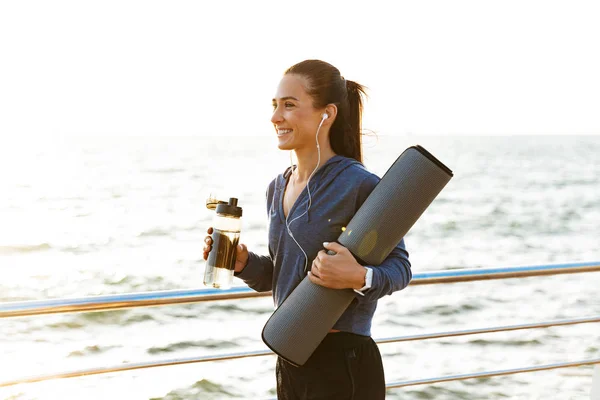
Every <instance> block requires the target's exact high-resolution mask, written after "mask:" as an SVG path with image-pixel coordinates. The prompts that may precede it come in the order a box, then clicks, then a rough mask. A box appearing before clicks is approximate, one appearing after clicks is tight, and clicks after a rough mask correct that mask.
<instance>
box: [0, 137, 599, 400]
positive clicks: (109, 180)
mask: <svg viewBox="0 0 600 400" xmlns="http://www.w3.org/2000/svg"><path fill="white" fill-rule="evenodd" d="M417 144H419V145H422V146H423V147H425V148H426V149H427V150H429V151H430V152H431V153H432V154H434V155H435V156H436V157H437V158H439V159H440V160H441V161H442V162H443V163H445V164H446V165H447V166H448V167H449V168H450V169H452V170H453V172H454V177H453V178H452V180H451V181H450V182H449V183H448V185H447V186H446V187H445V189H444V190H443V191H442V192H441V193H440V195H439V196H438V197H437V198H436V199H435V201H434V202H433V203H432V204H431V205H430V207H429V208H428V209H427V210H426V211H425V213H424V214H423V215H422V216H421V218H420V219H419V220H418V221H417V223H416V224H415V225H414V226H413V228H412V229H411V230H410V232H409V233H408V234H407V235H406V237H405V242H406V246H407V250H408V251H409V253H410V260H411V263H412V270H413V273H414V274H418V273H422V272H426V271H436V270H449V269H459V268H487V267H510V266H526V265H550V264H563V263H571V262H598V261H600V136H589V135H588V136H585V135H584V136H577V135H556V136H544V135H532V136H527V135H517V136H420V135H403V136H386V135H374V134H371V135H368V136H366V137H365V138H364V164H365V166H366V167H367V168H368V169H369V170H371V171H372V172H374V173H376V174H377V175H379V176H382V175H383V174H384V173H385V172H386V170H387V168H389V166H390V165H392V163H393V162H394V161H395V159H396V158H397V157H398V156H399V155H400V154H401V153H402V152H403V151H404V150H405V149H406V148H408V147H410V146H413V145H417ZM290 162H293V160H291V159H290V154H289V152H286V151H281V150H279V149H278V148H277V139H276V137H275V135H273V136H257V137H248V136H240V137H235V136H231V137H229V136H222V135H219V134H214V135H211V136H202V137H177V136H173V137H127V136H123V137H117V136H110V137H73V138H69V137H61V138H50V137H37V138H32V139H27V138H22V139H15V140H14V141H6V140H5V141H4V143H3V145H2V146H1V147H0V193H1V196H0V302H1V303H5V302H18V301H26V300H43V299H55V298H67V297H84V296H94V295H102V294H119V293H134V292H145V291H156V290H170V289H197V288H202V287H203V274H204V268H205V261H204V260H203V259H202V247H203V239H204V237H205V236H206V230H207V228H208V227H209V226H210V224H211V221H212V218H213V215H214V212H213V211H211V210H208V209H207V208H206V206H205V202H206V199H207V198H208V197H209V196H210V195H213V196H216V197H217V198H219V199H223V200H226V199H228V198H230V197H236V198H238V199H239V205H240V206H241V207H242V208H243V217H242V220H243V226H242V233H241V239H240V241H241V243H245V244H246V245H247V246H248V248H249V249H250V250H251V251H254V252H256V253H259V254H267V230H266V229H267V215H266V205H265V192H266V188H267V186H268V184H269V182H270V181H271V180H272V179H273V178H274V177H275V176H276V175H277V174H279V173H281V172H282V171H283V170H285V168H286V167H287V166H289V165H290ZM234 284H235V285H244V283H243V282H241V281H239V280H237V278H236V280H235V281H234ZM272 312H273V302H272V299H271V298H270V297H262V298H255V299H244V300H223V301H216V302H202V303H195V304H184V305H172V306H160V307H146V308H136V309H127V310H117V311H106V312H91V313H70V314H56V315H44V316H31V317H18V318H4V319H0V384H1V382H7V381H10V380H12V379H16V378H20V377H24V376H31V375H40V374H51V373H56V372H64V371H72V370H83V369H89V368H99V367H111V366H117V365H121V364H123V363H139V362H150V361H160V360H169V359H177V358H186V357H201V356H208V355H215V354H228V353H237V352H246V351H256V350H263V349H266V346H265V345H264V344H263V342H262V340H261V330H262V327H263V326H264V324H265V322H266V321H267V319H268V318H269V316H270V315H271V313H272ZM597 315H600V273H597V272H592V273H581V274H570V275H557V276H544V277H530V278H521V279H504V280H492V281H478V282H468V283H452V284H436V285H422V286H408V287H407V288H406V289H405V290H402V291H400V292H396V293H394V294H392V295H391V296H386V297H384V298H382V299H381V300H380V302H379V306H378V309H377V312H376V314H375V318H374V321H373V329H372V334H373V337H374V338H375V339H377V338H389V337H396V336H406V335H417V334H424V333H433V332H443V331H453V330H465V329H475V328H483V327H491V326H504V325H513V324H525V323H536V322H544V321H550V320H556V319H571V318H581V317H589V316H597ZM379 347H380V350H381V353H382V356H383V361H384V367H385V376H386V381H387V382H400V381H406V380H418V379H426V378H433V377H440V376H447V375H461V374H468V373H476V372H483V371H495V370H505V369H512V368H521V367H530V366H535V365H545V364H554V363H561V362H571V361H578V360H583V359H592V358H598V357H600V325H599V324H598V323H589V324H580V325H572V326H564V327H551V328H544V329H532V330H521V331H513V332H498V333H488V334H478V335H471V336H462V337H455V338H440V339H428V340H422V341H410V342H402V343H390V344H381V345H380V346H379ZM274 367H275V357H274V356H264V357H256V358H246V359H236V360H226V361H218V362H210V363H194V364H186V365H180V366H169V367H159V368H150V369H143V370H135V371H128V372H121V373H109V374H103V375H93V376H84V377H77V378H68V379H55V380H49V381H44V382H38V383H30V384H20V385H15V386H8V387H0V399H5V400H26V399H27V400H33V399H38V400H45V399H86V400H100V399H102V400H105V399H111V400H112V399H127V400H142V399H143V400H150V399H151V400H184V399H185V400H188V399H273V398H275V396H276V392H275V384H276V382H275V375H274ZM596 368H600V366H597V367H596ZM593 372H594V367H591V366H587V367H575V368H568V369H558V370H551V371H541V372H532V373H522V374H516V375H507V376H500V377H491V378H485V379H483V378H481V379H470V380H462V381H454V382H445V383H437V384H426V385H419V386H410V387H404V388H397V389H389V390H388V393H387V398H389V399H403V400H404V399H409V400H416V399H435V400H446V399H447V400H455V399H527V400H529V399H561V400H562V399H586V400H589V398H590V390H591V385H592V376H593Z"/></svg>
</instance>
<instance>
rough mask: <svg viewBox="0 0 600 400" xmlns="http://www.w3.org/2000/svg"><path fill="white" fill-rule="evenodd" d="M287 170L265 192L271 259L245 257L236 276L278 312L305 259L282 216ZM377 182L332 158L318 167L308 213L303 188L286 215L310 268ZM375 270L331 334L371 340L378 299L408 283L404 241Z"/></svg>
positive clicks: (359, 167) (351, 162)
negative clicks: (266, 295) (265, 294)
mask: <svg viewBox="0 0 600 400" xmlns="http://www.w3.org/2000/svg"><path fill="white" fill-rule="evenodd" d="M290 172H291V167H289V168H288V169H287V170H286V171H285V172H284V173H282V174H280V175H278V176H277V177H276V178H275V179H274V180H273V181H272V182H271V183H270V184H269V187H268V189H267V215H268V218H269V255H268V256H260V255H257V254H255V253H252V252H249V258H248V263H247V264H246V267H245V268H244V269H243V270H242V272H240V273H236V276H237V277H238V278H240V279H242V280H243V281H244V282H246V284H248V286H250V287H251V288H252V289H254V290H256V291H259V292H262V291H269V290H272V291H273V300H274V302H275V306H276V307H278V306H279V305H281V303H283V301H284V300H285V299H286V298H287V296H288V295H289V294H290V293H291V292H292V291H293V290H294V288H295V287H296V286H297V285H298V284H299V283H300V282H301V281H302V279H304V277H305V276H306V272H305V271H304V266H305V257H304V254H303V253H302V251H301V250H300V248H298V245H297V244H296V243H295V242H294V240H293V239H292V238H291V237H290V235H289V234H288V232H287V228H286V222H285V215H284V213H283V194H284V191H285V187H286V184H287V181H288V179H289V176H290ZM379 180H380V179H379V177H378V176H377V175H375V174H373V173H371V172H369V171H368V170H367V169H366V168H365V167H364V166H363V165H362V164H361V163H359V162H358V161H356V160H354V159H352V158H348V157H343V156H340V155H335V156H333V157H332V158H330V159H329V160H328V161H327V162H326V163H325V164H324V165H323V166H321V167H320V168H319V169H318V170H317V171H316V172H315V174H314V175H313V177H312V178H311V179H310V182H309V185H310V194H311V199H312V202H311V203H312V204H311V206H310V209H309V211H308V212H307V213H305V214H304V215H303V216H301V217H300V218H297V219H296V217H298V216H299V215H301V214H302V213H304V212H305V211H306V209H307V207H308V192H307V189H306V188H305V189H304V190H303V191H302V193H300V196H299V197H298V199H297V200H296V202H295V203H294V205H293V206H292V208H291V210H290V211H289V216H288V221H293V222H291V223H290V230H291V231H292V234H293V235H294V237H295V238H296V240H297V241H298V243H299V244H300V245H301V246H302V248H303V249H304V251H305V252H306V255H307V257H308V261H307V265H308V269H309V270H310V267H311V265H312V261H313V259H314V258H315V257H316V255H317V253H318V252H319V251H320V250H323V242H335V241H337V239H338V237H339V236H340V234H341V233H342V228H343V227H345V226H346V225H347V224H348V223H349V222H350V220H351V219H352V217H353V216H354V214H355V213H356V212H357V211H358V209H359V208H360V206H361V205H362V203H363V202H364V201H365V200H366V199H367V197H368V196H369V194H370V193H371V191H372V190H373V189H374V188H375V186H376V185H377V183H378V182H379ZM366 266H367V267H371V268H373V282H372V286H371V288H370V289H368V290H367V291H366V292H365V295H364V296H361V295H359V294H356V296H355V299H354V300H353V301H352V303H351V304H350V306H349V307H348V309H347V310H346V311H345V312H344V313H343V314H342V316H341V317H340V319H339V320H338V321H337V323H336V324H335V325H334V327H333V328H334V329H338V330H340V331H345V332H352V333H356V334H359V335H365V336H370V335H371V321H372V319H373V314H374V313H375V309H376V308H377V300H378V299H379V298H381V297H383V296H385V295H389V294H392V293H393V292H395V291H398V290H402V289H404V288H405V287H406V286H407V285H408V284H409V283H410V280H411V279H412V272H411V268H410V267H411V265H410V261H409V260H408V252H407V251H406V249H405V247H404V239H402V240H401V241H400V243H399V244H398V246H396V247H395V248H394V250H392V253H391V254H390V255H389V256H388V257H387V258H386V259H385V260H384V261H383V262H382V263H381V265H378V266H369V265H366Z"/></svg>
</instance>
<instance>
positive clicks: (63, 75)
mask: <svg viewBox="0 0 600 400" xmlns="http://www.w3.org/2000/svg"><path fill="white" fill-rule="evenodd" d="M599 17H600V2H598V1H576V0H574V1H526V0H519V1H510V0H507V1H493V2H492V1H482V0H477V1H426V0H419V1H412V2H408V1H405V2H399V1H374V0H368V1H364V0H363V1H358V2H350V1H307V0H303V1H295V2H282V1H260V0H255V1H197V0H196V1H151V0H143V1H130V0H117V1H112V0H105V1H95V2H91V1H81V0H76V1H59V0H53V1H3V2H1V3H0V57H1V62H0V135H2V136H5V135H6V136H7V137H15V135H17V137H23V136H26V137H28V136H36V137H40V136H46V137H48V136H50V137H51V136H55V135H123V134H126V135H136V136H137V135H139V136H143V135H271V134H273V131H272V128H271V125H270V122H269V118H270V113H271V106H270V104H271V98H272V97H273V94H274V92H275V87H276V85H277V82H278V80H279V78H280V76H281V74H282V72H283V71H284V70H285V69H286V68H287V67H289V66H290V65H292V64H294V63H296V62H298V61H301V60H303V59H307V58H319V59H323V60H325V61H328V62H330V63H332V64H334V65H335V66H337V67H338V68H339V69H340V70H341V72H342V74H343V75H344V76H345V77H346V78H347V79H352V80H356V81H358V82H360V83H362V84H364V85H366V86H368V87H369V88H370V96H371V97H370V101H369V102H368V103H367V106H366V111H365V121H364V127H365V128H370V129H373V130H376V131H377V132H378V133H380V134H391V135H404V134H415V135H420V134H521V133H529V134H558V133H587V134H590V133H595V134H600V73H599V72H598V71H600V51H599V49H600V23H599V22H598V21H599Z"/></svg>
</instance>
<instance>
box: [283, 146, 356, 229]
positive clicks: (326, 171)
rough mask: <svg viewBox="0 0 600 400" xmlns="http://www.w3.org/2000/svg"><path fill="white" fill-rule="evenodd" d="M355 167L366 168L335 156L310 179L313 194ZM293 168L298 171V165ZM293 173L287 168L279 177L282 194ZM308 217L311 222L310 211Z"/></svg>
mask: <svg viewBox="0 0 600 400" xmlns="http://www.w3.org/2000/svg"><path fill="white" fill-rule="evenodd" d="M353 165H358V166H360V167H361V168H364V166H363V164H361V163H360V162H358V161H357V160H355V159H353V158H349V157H344V156H340V155H338V154H336V155H334V156H333V157H331V158H330V159H329V160H327V162H326V163H325V164H323V165H322V166H320V167H319V169H317V171H316V172H315V174H314V175H313V176H312V178H310V182H309V185H310V191H311V193H313V191H316V189H318V188H319V187H322V186H327V185H329V184H330V183H332V182H333V181H334V180H335V178H336V177H337V176H339V175H340V174H341V173H342V172H344V171H345V170H346V169H347V168H349V167H351V166H353ZM293 168H294V169H296V168H297V165H294V166H293ZM291 173H292V167H287V168H286V170H285V171H284V172H283V173H282V174H280V175H279V176H278V177H277V186H278V188H279V189H280V193H282V194H283V193H284V192H285V185H286V183H287V180H288V178H289V177H290V174H291ZM307 217H308V220H309V221H310V209H309V210H308V213H307Z"/></svg>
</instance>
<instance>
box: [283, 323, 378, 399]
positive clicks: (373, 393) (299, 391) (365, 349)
mask: <svg viewBox="0 0 600 400" xmlns="http://www.w3.org/2000/svg"><path fill="white" fill-rule="evenodd" d="M276 375H277V399H278V400H326V399H327V400H337V399H339V400H342V399H343V400H380V399H385V378H384V374H383V364H382V362H381V354H380V353H379V349H378V348H377V344H376V343H375V342H374V341H373V339H371V338H370V337H368V336H361V335H355V334H353V333H347V332H337V333H329V334H328V335H327V336H326V337H325V339H324V340H323V342H321V344H320V345H319V347H317V349H316V350H315V352H314V353H313V355H312V356H311V357H310V358H309V359H308V361H307V362H306V363H305V364H304V365H303V366H301V367H296V366H294V365H292V364H290V363H288V362H287V361H285V360H283V359H282V358H281V357H278V358H277V367H276Z"/></svg>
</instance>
